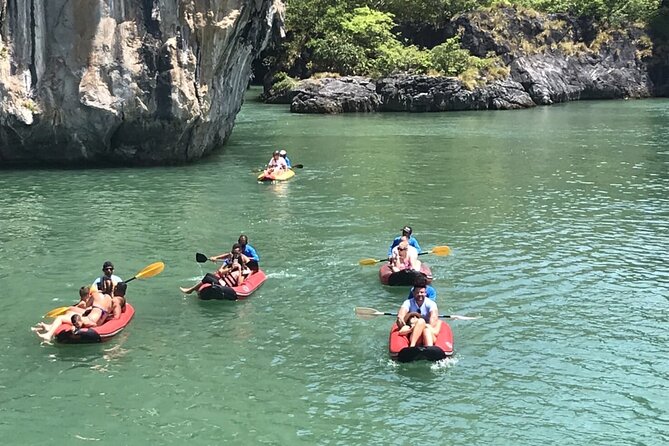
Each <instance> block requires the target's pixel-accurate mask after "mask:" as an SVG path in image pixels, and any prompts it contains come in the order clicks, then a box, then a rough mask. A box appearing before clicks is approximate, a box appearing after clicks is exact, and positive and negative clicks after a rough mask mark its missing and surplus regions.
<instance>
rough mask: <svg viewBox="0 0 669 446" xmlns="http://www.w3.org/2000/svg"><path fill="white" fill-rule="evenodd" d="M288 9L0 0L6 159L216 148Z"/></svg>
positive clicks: (224, 0)
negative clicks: (255, 65) (257, 60)
mask: <svg viewBox="0 0 669 446" xmlns="http://www.w3.org/2000/svg"><path fill="white" fill-rule="evenodd" d="M282 19H283V5H282V3H281V2H280V1H279V0H276V1H272V0H254V1H244V0H206V1H205V0H182V1H179V2H174V1H168V0H153V1H148V2H147V1H141V2H138V1H133V0H99V1H88V2H72V1H68V0H49V1H10V0H0V21H1V23H0V166H7V165H10V164H39V165H44V162H49V163H61V164H77V163H87V164H96V165H105V164H107V163H110V164H117V163H124V164H163V163H175V162H184V161H188V160H193V159H197V158H200V157H203V156H205V155H207V154H209V153H211V152H212V151H213V150H215V149H217V148H220V146H221V144H222V143H224V142H225V141H226V140H227V139H228V137H229V135H230V132H231V130H232V127H233V124H234V120H235V116H236V114H237V112H238V111H239V109H240V107H241V104H242V101H243V95H244V93H245V90H246V87H247V85H248V81H249V78H250V75H251V61H252V60H253V59H254V58H255V57H256V55H257V54H258V53H259V52H260V50H261V49H262V48H263V47H264V46H265V45H266V43H267V39H268V37H269V32H270V30H271V27H272V24H273V22H274V21H278V22H279V25H281V21H282Z"/></svg>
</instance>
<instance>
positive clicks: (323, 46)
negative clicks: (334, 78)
mask: <svg viewBox="0 0 669 446" xmlns="http://www.w3.org/2000/svg"><path fill="white" fill-rule="evenodd" d="M335 18H338V21H337V20H335ZM323 21H324V22H328V23H330V26H329V28H327V29H325V30H324V32H323V37H320V38H314V39H312V40H311V42H310V43H309V45H310V47H311V49H312V50H313V61H312V62H313V68H314V69H315V70H317V71H335V72H338V73H341V74H354V75H373V76H378V75H386V74H390V73H393V72H406V71H409V72H419V73H425V72H427V70H429V68H430V59H429V54H428V52H427V51H424V50H420V49H419V48H417V47H415V46H412V45H409V46H404V45H402V43H401V42H400V41H399V40H397V38H396V37H395V35H394V34H393V32H392V30H393V28H394V27H395V23H394V22H393V15H392V14H389V13H383V12H380V11H377V10H375V9H371V8H368V7H361V8H354V9H353V10H352V11H351V12H346V13H343V14H342V13H340V10H339V9H338V8H331V9H329V10H328V11H327V12H326V16H325V17H324V20H323Z"/></svg>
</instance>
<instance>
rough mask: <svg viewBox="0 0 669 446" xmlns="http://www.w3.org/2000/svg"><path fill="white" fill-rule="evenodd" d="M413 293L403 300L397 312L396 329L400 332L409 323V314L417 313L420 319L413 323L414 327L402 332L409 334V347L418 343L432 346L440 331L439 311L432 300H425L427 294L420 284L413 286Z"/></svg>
mask: <svg viewBox="0 0 669 446" xmlns="http://www.w3.org/2000/svg"><path fill="white" fill-rule="evenodd" d="M413 293H414V297H413V298H411V299H407V300H405V301H404V302H403V303H402V306H400V309H399V311H398V312H397V328H398V329H399V330H400V331H402V330H403V327H404V326H406V325H407V322H410V319H411V318H408V317H407V316H408V315H409V313H418V314H419V315H420V319H417V320H416V321H414V325H413V326H410V328H409V329H404V332H405V333H407V334H408V332H410V333H411V335H410V336H411V337H410V340H409V347H415V346H416V345H417V344H418V342H419V341H420V342H421V343H422V345H424V346H426V347H429V346H432V345H434V341H435V339H437V336H438V335H439V331H440V330H441V320H439V309H438V308H437V304H436V303H435V302H434V301H433V300H430V299H427V292H426V289H425V286H424V285H423V284H422V283H418V284H417V285H415V286H414V288H413Z"/></svg>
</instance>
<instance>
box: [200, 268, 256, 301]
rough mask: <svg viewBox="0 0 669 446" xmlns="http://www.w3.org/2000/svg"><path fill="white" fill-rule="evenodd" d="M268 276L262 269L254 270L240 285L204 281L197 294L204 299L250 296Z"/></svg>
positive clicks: (231, 298) (232, 298)
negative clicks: (231, 285)
mask: <svg viewBox="0 0 669 446" xmlns="http://www.w3.org/2000/svg"><path fill="white" fill-rule="evenodd" d="M266 279H267V276H266V275H265V273H264V272H263V271H262V270H260V269H259V270H257V271H253V272H252V273H251V274H249V276H248V277H247V278H246V280H244V283H243V284H241V285H240V286H235V287H229V286H225V285H223V284H220V283H219V284H213V285H212V284H211V283H203V284H202V285H201V286H200V288H199V289H198V290H197V296H198V297H199V298H200V299H202V300H213V299H216V300H240V299H246V298H247V297H249V296H250V295H251V294H252V293H253V292H254V291H255V290H257V289H258V288H259V287H260V285H262V284H263V282H265V280H266Z"/></svg>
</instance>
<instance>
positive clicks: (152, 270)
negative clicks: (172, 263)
mask: <svg viewBox="0 0 669 446" xmlns="http://www.w3.org/2000/svg"><path fill="white" fill-rule="evenodd" d="M164 269H165V264H164V263H163V262H156V263H152V264H150V265H149V266H147V267H146V268H144V269H143V270H141V271H140V272H138V273H137V274H135V278H136V279H147V278H149V277H153V276H157V275H158V274H160V273H161V272H163V270H164Z"/></svg>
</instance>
